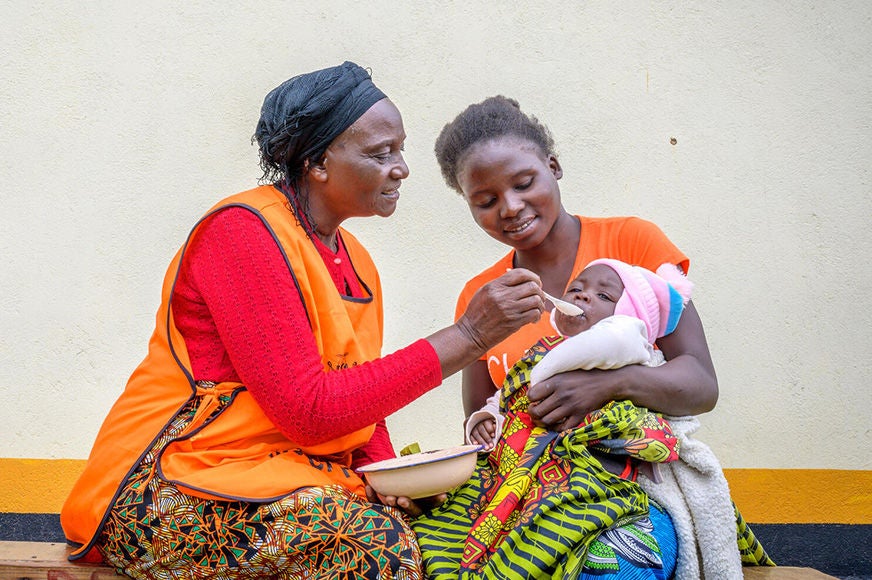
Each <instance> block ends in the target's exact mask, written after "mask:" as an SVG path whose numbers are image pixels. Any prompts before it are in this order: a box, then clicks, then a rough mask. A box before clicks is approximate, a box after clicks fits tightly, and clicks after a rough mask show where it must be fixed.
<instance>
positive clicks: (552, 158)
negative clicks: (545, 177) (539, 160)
mask: <svg viewBox="0 0 872 580" xmlns="http://www.w3.org/2000/svg"><path fill="white" fill-rule="evenodd" d="M548 167H549V168H551V173H552V174H553V175H554V179H560V178H561V177H563V168H562V167H560V161H558V160H557V156H556V155H554V154H551V155H549V156H548Z"/></svg>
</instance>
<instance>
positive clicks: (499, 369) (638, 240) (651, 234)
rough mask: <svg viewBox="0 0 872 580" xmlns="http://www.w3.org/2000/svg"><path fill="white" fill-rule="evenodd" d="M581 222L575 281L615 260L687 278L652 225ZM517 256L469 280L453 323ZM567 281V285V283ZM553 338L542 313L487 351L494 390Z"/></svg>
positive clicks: (626, 220) (678, 255)
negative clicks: (533, 349)
mask: <svg viewBox="0 0 872 580" xmlns="http://www.w3.org/2000/svg"><path fill="white" fill-rule="evenodd" d="M576 217H577V219H578V220H579V221H580V222H581V235H580V236H579V242H578V248H577V249H576V254H575V263H574V265H573V267H572V276H571V277H570V280H572V279H573V278H575V276H577V275H578V273H579V272H581V270H583V269H584V267H585V266H586V265H587V264H589V263H590V262H592V261H593V260H597V259H599V258H613V259H616V260H622V261H624V262H627V263H630V264H634V265H637V266H642V267H643V268H648V269H649V270H652V271H654V270H656V269H657V268H658V267H659V266H660V265H661V264H664V263H666V262H669V263H672V264H678V265H679V266H681V268H682V269H683V270H684V272H685V273H687V271H688V268H689V267H690V260H689V259H688V258H687V256H685V255H684V253H682V251H681V250H679V249H678V248H677V247H676V246H675V244H673V243H672V242H671V241H670V240H669V238H667V237H666V234H664V233H663V231H662V230H661V229H660V228H659V227H657V226H656V225H655V224H653V223H651V222H649V221H646V220H643V219H641V218H637V217H610V218H590V217H583V216H576ZM514 257H515V252H514V250H512V251H511V252H509V253H508V254H506V255H505V256H503V258H501V259H500V260H499V261H498V262H497V263H496V264H494V265H493V266H491V267H490V268H488V269H487V270H485V271H484V272H482V273H481V274H479V275H478V276H476V277H475V278H473V279H471V280H470V281H469V282H467V283H466V286H464V287H463V291H462V292H461V293H460V297H459V298H458V299H457V307H456V309H455V313H454V318H455V320H457V319H458V318H460V316H461V315H462V314H463V313H464V312H465V311H466V307H467V306H468V305H469V301H470V300H471V299H472V296H473V294H475V292H476V291H477V290H478V289H479V288H481V287H482V286H484V285H485V284H486V283H487V282H490V281H491V280H494V279H495V278H499V277H500V276H501V275H503V274H504V273H505V272H506V269H507V268H511V267H512V264H513V260H514ZM570 280H567V281H566V283H567V285H568V284H569V281H570ZM554 334H556V331H555V330H554V328H552V326H551V321H550V316H549V313H547V312H546V313H544V314H543V315H542V317H541V318H540V319H539V321H538V322H536V323H534V324H528V325H526V326H524V327H522V328H521V329H520V330H518V331H517V332H516V333H515V334H513V335H512V336H510V337H509V338H507V339H506V340H504V341H503V342H501V343H500V344H498V345H497V346H495V347H493V348H491V349H490V350H488V351H487V353H486V354H485V356H484V357H482V360H487V366H488V372H489V373H490V376H491V379H492V380H493V382H494V388H497V387H499V386H500V385H502V384H503V381H504V380H505V378H506V373H507V372H509V369H511V368H512V366H513V365H514V364H515V363H516V362H517V361H518V360H519V359H520V358H521V357H522V356H523V355H524V353H525V352H526V351H527V349H528V348H530V346H531V345H532V344H533V343H534V342H536V341H537V340H539V339H540V338H542V337H543V336H549V335H554Z"/></svg>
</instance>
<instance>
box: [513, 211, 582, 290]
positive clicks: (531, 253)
mask: <svg viewBox="0 0 872 580" xmlns="http://www.w3.org/2000/svg"><path fill="white" fill-rule="evenodd" d="M580 236H581V224H580V223H579V222H578V220H577V219H576V218H575V216H572V215H569V214H568V213H566V212H565V211H563V212H562V213H561V214H560V216H559V217H558V218H557V221H556V222H554V227H552V228H551V231H550V232H549V233H548V236H547V237H546V238H545V240H544V241H543V242H542V243H541V244H539V245H538V246H536V247H535V248H530V249H527V250H515V259H514V265H515V267H517V268H526V269H528V270H531V271H533V272H535V273H536V274H538V275H539V277H540V278H541V279H542V284H543V286H544V288H545V291H546V292H549V293H551V292H558V293H559V294H558V295H561V294H563V290H564V289H565V288H566V284H568V283H569V279H570V278H571V277H572V274H573V271H572V267H573V266H574V265H575V256H576V254H577V253H578V240H579V238H580Z"/></svg>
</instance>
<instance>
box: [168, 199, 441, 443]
mask: <svg viewBox="0 0 872 580" xmlns="http://www.w3.org/2000/svg"><path fill="white" fill-rule="evenodd" d="M173 300H174V305H173V315H174V319H175V322H176V325H177V326H178V328H179V330H180V332H181V333H182V336H184V337H185V343H186V345H187V346H188V351H189V354H190V356H191V363H192V366H193V371H194V377H195V379H197V380H213V381H221V380H239V381H240V382H242V383H243V384H244V385H245V386H246V387H247V388H248V390H249V392H251V394H252V396H253V397H254V399H255V400H256V401H257V403H258V405H260V407H261V408H262V409H263V411H264V413H265V414H266V415H267V416H268V417H269V418H270V420H271V421H272V422H273V423H274V424H275V425H276V427H277V428H278V429H279V430H280V431H281V432H282V433H283V434H285V436H287V437H288V438H289V439H291V440H292V441H295V442H297V443H299V444H300V445H316V444H319V443H323V442H325V441H329V440H331V439H334V438H336V437H339V436H342V435H345V434H348V433H351V432H353V431H356V430H358V429H361V428H363V427H365V426H367V425H372V424H373V423H377V422H379V421H380V420H382V419H384V418H385V417H387V416H388V415H390V414H391V413H393V412H395V411H397V410H399V409H400V408H402V407H403V406H405V405H407V404H409V403H410V402H412V401H413V400H415V399H416V398H418V397H419V396H421V395H422V394H424V393H425V392H427V391H429V390H430V389H432V388H434V387H436V386H437V385H439V384H440V383H441V381H442V376H441V368H440V364H439V359H438V357H437V355H436V352H435V351H434V350H433V347H432V346H431V345H430V343H429V342H427V341H426V340H423V339H422V340H418V341H416V342H414V343H413V344H411V345H410V346H408V347H406V348H403V349H401V350H399V351H397V352H395V353H393V354H391V355H388V356H386V357H383V358H380V359H377V360H374V361H371V362H367V363H364V364H361V365H358V366H356V367H351V368H348V369H342V370H335V371H329V372H327V371H325V370H324V368H323V366H322V364H321V356H320V353H319V352H318V349H317V345H316V342H315V337H314V335H313V334H312V331H311V328H310V326H309V322H308V320H307V318H306V313H305V309H304V306H303V303H302V300H301V298H300V295H299V293H298V291H297V287H296V285H295V284H294V280H293V277H292V276H291V273H290V272H289V271H288V267H287V265H286V263H285V261H284V258H283V256H282V254H281V251H280V250H279V248H278V246H277V244H276V242H275V240H274V239H273V238H272V236H271V235H270V233H269V232H268V231H267V229H266V227H265V226H264V225H263V224H262V223H261V221H260V219H259V218H258V217H257V216H256V215H254V214H253V213H251V212H250V211H248V210H246V209H242V208H228V209H225V210H222V211H220V212H218V213H217V214H215V215H213V216H211V217H210V218H208V219H207V220H206V222H205V223H203V224H202V225H201V226H200V229H199V230H198V232H197V235H196V236H195V237H194V239H193V240H192V242H191V243H190V245H189V247H188V250H187V252H186V255H185V258H184V260H183V264H182V268H181V271H180V274H179V280H178V281H177V283H176V289H175V290H174V294H173ZM388 442H390V439H389V438H388Z"/></svg>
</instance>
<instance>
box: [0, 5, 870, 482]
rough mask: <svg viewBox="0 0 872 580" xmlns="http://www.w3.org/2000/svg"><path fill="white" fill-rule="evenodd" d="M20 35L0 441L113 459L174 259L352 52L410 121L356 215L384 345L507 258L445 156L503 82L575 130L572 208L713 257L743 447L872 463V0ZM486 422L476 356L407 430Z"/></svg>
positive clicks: (734, 455)
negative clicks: (396, 191) (280, 98)
mask: <svg viewBox="0 0 872 580" xmlns="http://www.w3.org/2000/svg"><path fill="white" fill-rule="evenodd" d="M0 27H2V30H3V32H2V34H0V54H2V55H3V56H2V57H0V62H2V66H0V127H2V129H0V152H2V153H0V201H2V205H0V208H2V209H0V259H2V262H0V263H2V266H0V394H2V404H0V425H3V433H4V436H3V437H2V438H0V457H39V458H82V457H85V456H86V455H87V452H88V450H89V448H90V445H91V442H92V440H93V437H94V435H95V433H96V430H97V428H98V426H99V424H100V421H101V420H102V418H103V416H104V415H105V413H106V412H107V410H108V408H109V406H110V405H111V403H112V402H113V400H114V398H115V396H116V395H117V393H118V392H119V391H120V389H121V388H122V387H123V385H124V382H125V381H126V379H127V376H128V375H129V373H130V372H131V371H132V370H133V368H134V366H135V365H136V364H137V363H138V362H139V360H140V359H141V358H142V356H143V355H144V353H145V347H146V342H147V340H148V337H149V335H150V333H151V331H152V326H153V322H154V312H155V310H156V308H157V305H158V300H159V289H160V281H161V278H162V276H163V273H164V269H165V267H166V265H167V263H168V261H169V259H170V257H171V256H172V254H173V253H174V251H175V250H176V248H177V247H178V245H179V244H180V242H181V241H182V239H183V238H184V236H185V235H186V233H187V231H188V229H189V227H190V226H191V225H192V224H193V222H194V221H195V220H196V219H197V218H198V217H199V216H200V214H201V213H202V212H203V211H204V210H205V209H206V208H207V207H208V206H210V205H211V204H212V203H213V202H214V201H216V200H217V199H219V198H220V197H223V196H225V195H228V194H231V193H234V192H236V191H239V190H242V189H244V188H248V187H250V186H252V185H254V184H255V183H256V180H257V178H258V177H259V171H258V167H257V159H256V149H255V147H253V146H252V145H251V144H250V138H251V135H252V132H253V129H254V126H255V123H256V120H257V116H258V112H259V107H260V104H261V101H262V98H263V96H264V95H265V94H266V92H267V91H268V90H269V89H271V88H272V87H273V86H275V85H276V84H278V83H279V82H281V81H283V80H285V79H286V78H288V77H290V76H292V75H295V74H297V73H301V72H306V71H309V70H312V69H315V68H320V67H323V66H331V65H334V64H338V63H340V62H341V61H343V60H345V59H349V60H353V61H356V62H358V63H359V64H362V65H364V66H367V67H371V68H372V71H373V76H374V78H375V81H376V83H377V84H378V85H379V86H380V87H381V88H382V89H383V90H385V91H386V92H387V93H388V94H389V95H391V97H392V98H393V100H394V101H395V102H396V103H397V105H398V106H399V107H400V109H401V110H402V112H403V114H404V117H405V123H406V130H407V133H408V135H409V138H408V141H407V144H406V156H407V161H408V163H409V165H410V167H411V170H412V174H411V177H410V178H409V179H408V180H407V182H406V184H405V185H404V187H403V190H402V195H403V197H402V199H401V202H400V208H399V210H398V211H397V212H396V214H395V215H394V216H393V217H392V218H391V219H389V220H381V219H377V218H373V219H369V220H354V221H352V222H349V223H347V224H346V225H347V226H348V227H349V229H351V230H352V231H354V232H355V233H356V234H357V235H358V236H359V237H360V238H361V239H362V240H363V241H364V242H365V243H366V244H367V245H368V247H369V248H370V250H371V252H372V254H373V255H374V257H375V259H376V260H377V262H378V263H379V265H380V268H381V272H382V277H383V281H384V287H385V291H386V295H387V303H388V309H387V313H386V327H387V350H394V349H396V348H399V347H401V346H403V345H405V344H407V343H409V342H410V341H412V340H414V339H415V338H417V337H420V336H424V335H426V334H428V333H430V332H432V331H433V330H435V329H437V328H439V327H440V326H442V325H444V324H447V323H448V322H450V320H451V318H452V315H453V308H454V299H455V296H456V294H457V293H458V292H459V290H460V288H461V286H462V284H463V282H464V281H465V279H467V278H468V277H470V276H471V275H473V274H474V273H476V272H478V271H479V270H480V269H482V268H483V267H485V266H486V265H488V264H490V263H491V262H493V261H494V260H495V259H496V258H497V257H499V256H500V255H502V253H503V252H504V251H505V250H504V248H502V247H500V246H498V245H497V244H496V243H495V242H492V241H490V240H489V238H487V237H486V236H485V235H484V234H483V233H481V232H479V231H478V230H477V229H476V227H475V226H474V224H473V222H472V220H471V218H470V217H469V214H468V210H467V208H466V205H465V203H464V202H463V201H462V200H461V199H460V198H459V197H457V196H456V194H454V193H452V192H450V191H449V190H448V189H447V188H446V187H445V186H444V185H443V183H442V181H441V178H440V176H439V172H438V168H437V166H436V163H435V160H434V158H433V155H432V145H433V141H434V139H435V137H436V135H437V133H438V132H439V130H440V128H441V127H442V125H443V124H444V123H445V122H446V121H448V120H449V119H450V118H452V117H453V116H454V115H455V114H456V113H457V112H459V111H460V110H461V109H462V108H463V107H464V106H466V105H467V104H469V103H471V102H473V101H479V100H481V99H483V98H485V97H487V96H490V95H493V94H496V93H503V94H506V95H509V96H512V97H515V98H517V99H518V100H519V101H520V102H521V104H522V106H523V107H524V108H525V109H526V110H528V111H530V112H533V113H535V114H536V115H538V116H539V117H540V119H541V120H543V121H544V122H546V123H547V124H548V125H549V126H550V127H551V129H552V130H553V132H554V134H555V137H556V139H557V142H558V145H559V152H560V154H561V160H562V163H563V167H564V170H565V177H564V178H563V181H562V188H563V196H564V202H565V205H566V207H567V208H568V209H569V210H570V211H573V212H576V213H585V214H588V215H623V214H635V215H640V216H643V217H646V218H648V219H651V220H653V221H655V222H657V223H658V224H659V225H660V226H661V227H662V228H663V229H664V230H665V231H666V232H667V233H668V234H669V235H670V236H671V237H672V239H673V240H674V241H675V242H676V243H677V244H678V245H679V246H680V247H681V248H682V249H684V250H685V251H686V252H687V253H688V254H689V255H690V256H691V258H692V260H693V265H692V267H691V271H690V274H691V277H692V278H693V280H694V281H695V282H696V284H697V293H696V298H695V303H696V305H697V308H698V309H699V310H700V312H701V314H702V316H703V320H704V322H705V325H706V330H707V333H708V337H709V341H710V346H711V350H712V353H713V355H714V359H715V362H716V365H717V370H718V374H719V378H720V384H721V400H720V402H719V405H718V407H717V409H716V410H715V411H714V412H712V413H709V414H707V415H705V416H703V417H702V420H703V423H704V428H703V430H702V432H701V434H700V437H701V438H703V439H704V440H705V441H707V442H708V443H709V444H710V445H711V446H712V447H713V448H714V449H715V451H716V452H717V453H718V455H719V456H720V458H721V459H722V461H723V463H724V465H725V466H726V467H771V468H782V467H783V468H793V467H800V468H834V469H836V468H838V469H855V468H859V469H869V468H870V467H872V459H870V458H872V435H870V429H869V426H868V425H869V417H868V413H869V408H870V407H872V394H870V393H872V389H870V388H869V384H868V377H869V376H870V375H872V362H870V360H872V357H870V355H872V347H870V331H869V328H870V322H872V320H870V319H872V315H870V310H872V297H870V292H869V289H870V287H872V267H870V263H869V260H868V255H869V250H870V248H872V243H870V242H872V234H870V229H869V225H870V216H872V211H870V210H872V186H870V176H869V165H870V160H872V106H870V105H872V98H870V94H872V52H870V50H869V46H870V41H872V4H870V3H868V2H865V1H862V0H857V1H853V2H851V1H845V2H815V1H805V2H775V1H768V2H760V1H759V0H758V1H747V0H733V1H729V2H727V1H711V2H693V1H691V2H673V1H665V2H651V3H647V2H621V3H617V2H607V1H604V2H581V1H579V2H539V1H532V2H517V3H514V2H374V3H373V2H369V3H361V2H343V1H324V2H317V3H316V2H305V3H304V2H269V1H261V2H256V3H255V2H235V3H224V2H204V1H201V0H188V1H186V2H127V1H119V2H88V3H82V2H71V1H70V2H63V1H55V2H0ZM671 138H674V139H675V140H676V144H674V145H673V144H671V143H670V139H671ZM461 415H462V412H461V406H460V386H459V379H458V378H457V377H453V378H451V379H450V380H448V381H446V383H445V384H444V385H443V386H441V387H439V388H438V389H436V390H435V391H433V392H432V393H431V394H428V395H426V396H425V397H423V398H422V399H420V400H419V401H417V402H415V403H414V404H412V405H410V406H409V407H408V408H406V409H404V410H402V411H401V412H399V413H397V414H396V415H394V416H392V417H390V419H389V424H390V427H391V429H392V431H393V435H394V442H395V444H396V445H397V447H398V448H399V447H400V446H402V445H405V444H406V443H409V442H411V441H419V442H420V443H421V445H422V447H424V448H434V447H439V446H444V445H450V444H454V443H456V442H457V441H458V440H459V438H460V436H461V435H460V434H461V430H460V424H461Z"/></svg>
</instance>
